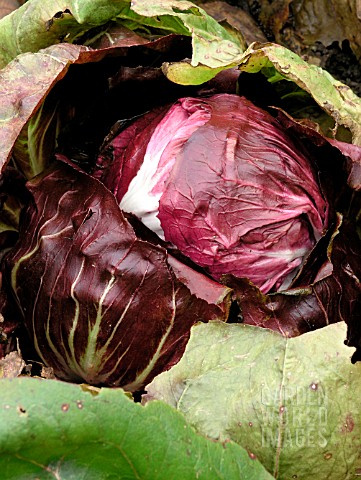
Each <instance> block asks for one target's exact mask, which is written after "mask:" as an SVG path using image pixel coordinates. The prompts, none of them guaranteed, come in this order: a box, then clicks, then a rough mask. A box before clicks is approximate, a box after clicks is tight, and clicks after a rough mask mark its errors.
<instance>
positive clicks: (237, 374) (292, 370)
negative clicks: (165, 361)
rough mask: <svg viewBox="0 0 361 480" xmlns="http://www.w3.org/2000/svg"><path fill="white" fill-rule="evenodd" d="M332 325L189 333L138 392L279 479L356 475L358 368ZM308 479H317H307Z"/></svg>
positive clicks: (341, 331)
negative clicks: (165, 367)
mask: <svg viewBox="0 0 361 480" xmlns="http://www.w3.org/2000/svg"><path fill="white" fill-rule="evenodd" d="M345 338H346V325H345V324H344V323H338V324H333V325H329V326H327V327H325V328H323V329H320V330H316V331H314V332H310V333H306V334H304V335H301V336H299V337H295V338H285V337H283V336H281V335H280V334H278V333H275V332H273V331H271V330H267V329H262V328H259V327H254V326H250V325H241V324H238V325H237V324H233V325H232V324H221V323H218V322H217V323H213V322H212V323H209V324H204V325H197V326H196V327H194V328H193V331H192V334H191V338H190V341H189V343H188V345H187V348H186V352H185V354H184V356H183V357H182V359H181V361H180V362H179V363H178V364H177V365H176V366H175V367H173V368H172V369H171V370H169V371H167V372H164V373H162V374H161V375H159V376H158V377H156V378H155V379H154V380H153V382H152V383H151V384H150V385H149V386H148V387H147V391H148V394H147V396H146V397H145V400H148V402H149V403H147V404H148V405H151V400H152V399H162V400H164V401H166V402H168V403H169V404H171V405H172V406H174V407H176V408H177V409H178V410H180V411H181V412H183V413H184V415H185V417H186V419H187V420H188V422H190V423H191V424H192V425H193V426H194V427H195V428H196V430H197V431H198V432H200V433H202V434H204V435H207V436H208V437H210V438H212V439H215V440H219V441H226V440H230V439H231V440H233V441H236V442H237V443H239V444H240V445H242V446H243V447H245V448H247V450H248V451H250V452H252V453H254V454H255V455H256V456H257V458H259V459H260V461H261V462H262V463H263V465H264V466H265V467H266V468H267V469H268V470H269V471H270V472H271V473H272V474H273V475H274V476H275V477H276V478H278V479H284V480H290V479H302V480H314V479H315V478H320V479H321V478H322V479H326V478H327V479H328V480H341V479H351V478H356V476H357V474H358V475H360V474H361V458H360V455H359V452H360V451H361V421H360V420H361V404H360V396H361V364H359V363H358V364H356V365H352V364H351V362H350V356H351V354H352V352H351V351H350V348H349V347H347V346H345V345H344V339H345ZM315 475H316V476H315Z"/></svg>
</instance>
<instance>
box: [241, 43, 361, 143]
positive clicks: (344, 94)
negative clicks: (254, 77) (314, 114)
mask: <svg viewBox="0 0 361 480" xmlns="http://www.w3.org/2000/svg"><path fill="white" fill-rule="evenodd" d="M239 63H240V65H239V68H240V70H241V71H245V72H249V73H255V72H259V71H262V72H264V73H265V74H266V76H267V77H268V80H269V81H271V82H272V81H278V80H280V79H282V78H284V79H287V80H289V81H292V82H295V83H296V84H297V85H298V86H299V87H301V88H302V89H303V90H305V91H306V92H308V93H309V94H310V95H311V96H312V97H313V99H314V100H315V101H316V103H317V104H318V105H319V106H320V107H321V108H322V109H323V110H324V111H325V112H327V113H328V114H329V115H330V116H331V117H332V118H333V119H334V121H335V131H336V130H337V127H338V126H339V125H343V126H344V127H347V128H348V129H349V130H350V131H351V133H352V137H353V138H352V141H353V143H355V144H357V145H361V99H360V98H359V97H358V96H357V95H355V94H354V93H353V91H352V90H351V89H350V88H349V87H348V86H346V85H344V84H343V83H341V82H339V81H338V80H335V79H334V78H333V77H332V76H331V75H330V74H329V73H328V72H326V71H325V70H323V69H321V68H320V67H317V66H316V65H310V64H308V63H307V62H305V61H304V60H302V59H301V57H299V56H298V55H296V54H295V53H293V52H291V51H290V50H288V49H287V48H285V47H282V46H280V45H276V44H271V43H268V44H259V43H255V44H253V45H250V47H249V48H248V49H247V50H246V51H245V52H244V55H243V58H242V60H241V61H240V62H239Z"/></svg>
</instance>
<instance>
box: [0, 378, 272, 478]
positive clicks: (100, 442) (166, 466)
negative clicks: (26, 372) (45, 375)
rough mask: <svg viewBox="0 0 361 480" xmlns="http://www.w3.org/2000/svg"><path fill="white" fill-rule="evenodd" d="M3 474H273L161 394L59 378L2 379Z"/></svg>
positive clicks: (0, 443) (0, 450) (0, 431)
mask: <svg viewBox="0 0 361 480" xmlns="http://www.w3.org/2000/svg"><path fill="white" fill-rule="evenodd" d="M0 386H1V388H0V453H1V455H0V470H1V478H2V480H13V479H15V478H16V479H20V478H23V479H25V478H26V479H35V478H37V479H41V480H45V479H46V480H47V479H54V478H57V479H58V480H70V479H75V478H76V479H80V478H81V479H83V480H105V479H110V478H114V479H115V478H127V479H133V478H134V479H144V480H145V479H167V480H168V479H181V478H182V479H185V480H187V479H189V480H191V479H193V478H200V479H204V480H213V479H224V480H233V479H234V480H238V479H240V478H242V479H243V478H247V480H268V479H271V478H272V477H271V476H270V475H269V474H268V473H267V472H266V471H265V470H264V468H263V467H262V465H261V464H260V463H259V462H258V461H257V460H252V459H251V458H250V457H249V455H248V453H247V452H246V451H245V450H243V449H242V448H240V447H239V446H238V445H236V444H234V443H227V444H226V445H221V444H217V443H214V442H210V441H208V440H206V439H205V438H203V437H202V436H200V435H197V434H196V433H195V432H194V431H193V429H192V428H191V427H190V426H188V425H187V424H186V422H185V421H184V419H183V417H182V416H181V415H180V414H179V413H177V412H175V411H174V410H173V409H171V408H170V407H169V406H168V405H165V404H163V403H161V402H154V403H153V404H152V405H149V406H147V407H145V408H144V407H142V406H141V405H139V404H135V403H133V402H132V401H131V400H130V399H129V398H128V397H127V395H125V394H124V393H123V392H122V391H121V390H117V389H91V388H90V387H87V386H85V385H83V386H78V385H72V384H66V383H62V382H59V381H51V380H39V379H31V378H20V379H15V380H1V381H0Z"/></svg>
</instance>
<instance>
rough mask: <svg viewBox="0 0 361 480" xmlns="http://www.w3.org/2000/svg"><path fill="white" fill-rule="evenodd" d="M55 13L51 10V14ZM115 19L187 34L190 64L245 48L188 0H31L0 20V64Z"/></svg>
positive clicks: (221, 60) (212, 63) (225, 59)
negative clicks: (189, 44) (189, 47)
mask: <svg viewBox="0 0 361 480" xmlns="http://www.w3.org/2000/svg"><path fill="white" fill-rule="evenodd" d="M55 15H56V16H55ZM115 19H119V20H121V21H122V22H123V23H124V25H126V26H127V27H128V28H131V29H137V28H139V27H141V28H142V27H144V26H148V27H153V28H156V29H159V31H160V32H163V33H165V32H169V33H178V34H183V35H191V36H192V43H193V55H192V65H198V64H199V63H202V64H204V65H207V66H209V67H219V66H225V65H227V64H228V63H229V62H230V61H231V60H232V59H233V58H234V56H235V55H236V56H238V55H239V54H240V53H242V52H243V51H244V48H245V43H244V40H243V37H242V35H241V34H240V33H239V32H237V31H236V30H235V29H232V28H230V27H228V28H224V27H223V26H221V25H220V24H219V23H218V22H217V21H216V20H214V19H213V18H212V17H210V16H209V15H207V14H206V12H205V11H204V10H202V9H201V8H199V7H196V6H195V5H194V4H192V3H191V2H187V1H174V0H157V1H153V2H149V1H148V0H147V1H145V0H137V1H136V2H135V1H133V2H130V0H56V1H54V0H30V1H29V2H27V3H25V4H24V5H23V6H22V7H20V8H18V9H17V10H15V11H14V12H12V13H11V14H10V15H8V16H6V17H5V18H3V19H2V20H1V21H0V68H2V67H4V66H5V65H6V64H7V63H8V62H10V61H11V60H12V59H13V58H15V57H16V56H17V55H19V54H21V53H24V52H36V51H38V50H40V49H42V48H45V47H47V46H49V45H52V44H54V43H59V42H62V41H66V42H68V43H72V42H74V40H76V38H78V37H79V36H80V35H82V34H84V33H85V32H87V31H88V30H89V29H91V28H93V27H96V26H100V25H103V24H105V23H107V22H108V21H110V20H115Z"/></svg>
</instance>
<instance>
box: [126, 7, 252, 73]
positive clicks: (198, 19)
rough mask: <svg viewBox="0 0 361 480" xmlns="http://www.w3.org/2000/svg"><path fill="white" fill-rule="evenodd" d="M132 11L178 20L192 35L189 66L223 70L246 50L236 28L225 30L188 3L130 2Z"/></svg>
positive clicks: (203, 12) (199, 9)
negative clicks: (176, 18)
mask: <svg viewBox="0 0 361 480" xmlns="http://www.w3.org/2000/svg"><path fill="white" fill-rule="evenodd" d="M132 9H133V10H134V11H135V12H136V13H138V14H140V15H143V16H153V17H157V16H159V15H165V16H167V15H173V16H176V17H178V18H179V19H180V20H181V21H182V22H183V23H184V25H185V27H186V28H187V29H188V30H189V31H190V32H191V33H192V46H193V53H192V62H191V64H192V66H197V65H199V64H200V65H206V66H207V67H211V68H217V67H226V66H227V65H229V64H230V63H234V61H235V58H238V57H239V56H240V55H241V54H242V52H243V51H244V49H245V45H246V44H245V41H244V39H243V36H242V35H241V34H240V33H239V32H238V31H237V30H236V29H232V28H230V27H228V28H224V27H223V26H222V25H220V24H219V23H218V22H217V21H216V20H214V19H213V18H212V17H210V16H209V15H207V14H206V12H205V11H204V10H202V9H201V8H199V7H196V6H195V5H193V4H192V3H191V2H187V1H178V0H158V1H156V2H149V0H135V1H134V0H133V2H132ZM183 12H184V13H183Z"/></svg>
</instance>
